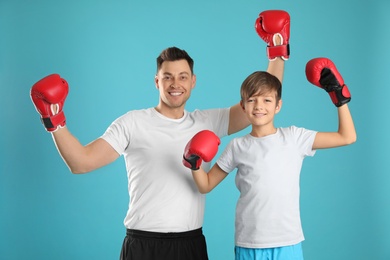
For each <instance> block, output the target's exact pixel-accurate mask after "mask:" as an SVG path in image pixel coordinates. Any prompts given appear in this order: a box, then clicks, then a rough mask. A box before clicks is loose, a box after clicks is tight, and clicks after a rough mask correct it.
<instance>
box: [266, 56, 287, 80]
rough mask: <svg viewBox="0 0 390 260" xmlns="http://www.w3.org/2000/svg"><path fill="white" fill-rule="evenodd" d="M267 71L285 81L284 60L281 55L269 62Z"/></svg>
mask: <svg viewBox="0 0 390 260" xmlns="http://www.w3.org/2000/svg"><path fill="white" fill-rule="evenodd" d="M267 72H268V73H270V74H272V75H274V76H275V77H277V78H278V79H279V80H280V82H283V74H284V60H283V59H282V58H280V57H278V58H276V59H275V60H273V61H270V62H269V63H268V68H267Z"/></svg>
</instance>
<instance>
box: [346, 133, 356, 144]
mask: <svg viewBox="0 0 390 260" xmlns="http://www.w3.org/2000/svg"><path fill="white" fill-rule="evenodd" d="M356 140H357V136H356V134H355V135H353V136H350V137H349V138H348V139H346V145H350V144H353V143H355V142H356Z"/></svg>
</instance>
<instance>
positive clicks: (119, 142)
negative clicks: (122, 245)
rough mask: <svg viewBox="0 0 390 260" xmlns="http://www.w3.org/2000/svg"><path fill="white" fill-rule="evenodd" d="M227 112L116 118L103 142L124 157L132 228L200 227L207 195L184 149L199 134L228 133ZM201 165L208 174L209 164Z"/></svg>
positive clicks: (145, 113) (150, 113)
mask: <svg viewBox="0 0 390 260" xmlns="http://www.w3.org/2000/svg"><path fill="white" fill-rule="evenodd" d="M229 111H230V110H229V108H225V109H210V110H203V111H200V110H195V111H193V112H187V111H185V112H184V116H183V117H182V118H180V119H171V118H167V117H165V116H163V115H162V114H160V113H159V112H157V111H156V110H155V109H154V108H148V109H144V110H134V111H130V112H128V113H126V114H125V115H123V116H121V117H119V118H118V119H117V120H115V121H114V122H113V123H112V124H111V125H110V127H109V128H108V129H107V130H106V132H105V133H104V135H103V136H102V138H103V139H104V140H106V141H107V142H108V143H109V144H110V145H111V146H112V147H113V148H114V149H115V150H116V151H117V152H118V154H120V155H124V159H125V163H126V170H127V177H128V191H129V196H130V201H129V208H128V211H127V214H126V217H125V219H124V224H125V226H126V228H128V229H136V230H143V231H153V232H184V231H189V230H194V229H198V228H200V227H202V225H203V215H204V206H205V196H204V195H202V194H200V193H199V191H198V189H197V187H196V185H195V183H194V180H193V177H192V174H191V170H190V169H188V168H186V167H185V166H184V165H183V163H182V159H183V153H184V148H185V146H186V144H187V143H188V141H189V140H190V139H191V138H192V137H193V136H194V135H195V134H196V133H197V132H199V131H201V130H206V129H207V130H211V131H213V132H214V133H215V134H216V135H218V136H219V137H220V138H221V137H223V136H226V135H227V132H228V125H229ZM202 166H203V167H204V168H205V169H206V170H208V169H209V168H210V163H203V164H202Z"/></svg>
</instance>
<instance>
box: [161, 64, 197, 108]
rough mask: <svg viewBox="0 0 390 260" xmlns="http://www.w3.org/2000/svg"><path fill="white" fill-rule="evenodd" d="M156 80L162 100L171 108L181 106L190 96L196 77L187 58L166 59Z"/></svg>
mask: <svg viewBox="0 0 390 260" xmlns="http://www.w3.org/2000/svg"><path fill="white" fill-rule="evenodd" d="M154 81H155V84H156V88H157V89H158V90H159V91H160V102H162V104H163V105H164V106H167V107H170V108H179V107H183V106H184V105H185V103H186V101H187V100H188V98H189V97H190V94H191V90H192V89H193V88H194V87H195V82H196V77H195V75H193V74H192V73H191V69H190V66H189V65H188V62H187V61H186V60H178V61H164V62H163V63H162V65H161V68H160V70H159V71H158V73H157V75H156V76H155V80H154Z"/></svg>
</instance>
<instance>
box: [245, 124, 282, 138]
mask: <svg viewBox="0 0 390 260" xmlns="http://www.w3.org/2000/svg"><path fill="white" fill-rule="evenodd" d="M276 131H277V129H276V127H275V126H273V125H272V126H253V125H252V131H251V133H250V135H251V136H254V137H264V136H267V135H272V134H275V133H276Z"/></svg>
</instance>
